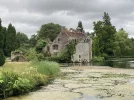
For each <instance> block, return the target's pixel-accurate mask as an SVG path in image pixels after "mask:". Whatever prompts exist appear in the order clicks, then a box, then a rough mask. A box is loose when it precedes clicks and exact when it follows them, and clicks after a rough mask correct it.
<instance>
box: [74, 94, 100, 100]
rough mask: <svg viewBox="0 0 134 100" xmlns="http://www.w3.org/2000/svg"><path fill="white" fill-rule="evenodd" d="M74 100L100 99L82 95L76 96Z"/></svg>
mask: <svg viewBox="0 0 134 100" xmlns="http://www.w3.org/2000/svg"><path fill="white" fill-rule="evenodd" d="M74 100H101V99H99V98H97V97H94V96H88V95H83V97H82V98H78V99H74Z"/></svg>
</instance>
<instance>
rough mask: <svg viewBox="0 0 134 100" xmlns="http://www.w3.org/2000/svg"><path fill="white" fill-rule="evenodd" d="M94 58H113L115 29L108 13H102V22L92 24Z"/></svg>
mask: <svg viewBox="0 0 134 100" xmlns="http://www.w3.org/2000/svg"><path fill="white" fill-rule="evenodd" d="M93 24H94V33H95V42H96V43H94V42H93V44H94V46H93V47H95V49H94V51H95V52H94V54H97V55H95V56H103V57H105V58H106V57H107V56H114V53H115V50H114V49H115V33H116V29H115V27H114V26H112V24H111V21H110V17H109V15H108V13H106V12H104V16H103V20H102V21H97V22H94V23H93Z"/></svg>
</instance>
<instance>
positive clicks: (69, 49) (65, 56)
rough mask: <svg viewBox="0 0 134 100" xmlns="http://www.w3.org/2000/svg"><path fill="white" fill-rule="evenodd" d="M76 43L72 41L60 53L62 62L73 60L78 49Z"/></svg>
mask: <svg viewBox="0 0 134 100" xmlns="http://www.w3.org/2000/svg"><path fill="white" fill-rule="evenodd" d="M76 44H77V43H75V42H73V41H70V42H69V44H68V45H67V46H66V49H65V50H64V51H63V52H62V53H61V55H60V61H62V62H71V60H72V57H73V54H74V53H75V50H76Z"/></svg>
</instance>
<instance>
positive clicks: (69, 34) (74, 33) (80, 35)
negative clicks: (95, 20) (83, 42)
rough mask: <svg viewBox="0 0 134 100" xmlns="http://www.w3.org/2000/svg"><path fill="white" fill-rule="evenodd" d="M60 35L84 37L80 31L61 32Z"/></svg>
mask: <svg viewBox="0 0 134 100" xmlns="http://www.w3.org/2000/svg"><path fill="white" fill-rule="evenodd" d="M62 34H66V35H67V36H68V37H76V38H80V37H86V35H85V34H84V33H82V32H80V31H77V30H73V31H63V32H62Z"/></svg>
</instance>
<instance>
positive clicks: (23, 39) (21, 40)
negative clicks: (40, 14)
mask: <svg viewBox="0 0 134 100" xmlns="http://www.w3.org/2000/svg"><path fill="white" fill-rule="evenodd" d="M16 41H17V42H16V47H17V48H19V47H20V46H23V45H25V44H28V42H29V39H28V37H27V35H26V34H24V33H21V32H17V34H16Z"/></svg>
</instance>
